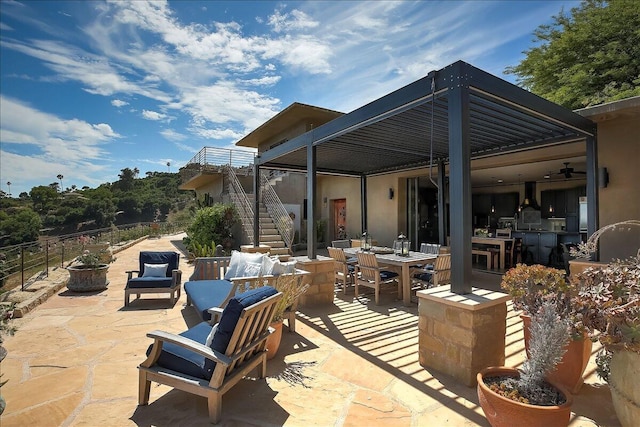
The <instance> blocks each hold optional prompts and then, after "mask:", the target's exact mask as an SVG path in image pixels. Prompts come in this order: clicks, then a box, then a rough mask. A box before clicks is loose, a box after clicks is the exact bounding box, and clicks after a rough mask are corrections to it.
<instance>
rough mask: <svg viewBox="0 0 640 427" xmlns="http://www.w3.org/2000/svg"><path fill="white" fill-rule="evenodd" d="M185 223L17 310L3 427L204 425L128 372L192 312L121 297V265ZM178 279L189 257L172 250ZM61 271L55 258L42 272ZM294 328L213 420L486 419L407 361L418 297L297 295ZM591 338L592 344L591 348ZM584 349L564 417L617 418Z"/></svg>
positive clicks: (512, 336)
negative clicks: (100, 277)
mask: <svg viewBox="0 0 640 427" xmlns="http://www.w3.org/2000/svg"><path fill="white" fill-rule="evenodd" d="M182 237H183V235H174V236H164V237H161V238H159V239H148V240H144V241H142V242H140V243H138V244H136V245H134V246H132V247H130V248H128V249H125V250H123V251H121V252H119V253H117V254H116V257H117V260H116V261H115V262H114V263H113V264H111V266H110V269H109V273H108V277H109V280H110V284H109V287H108V289H107V290H105V291H102V292H97V293H89V294H76V293H72V292H69V291H68V290H67V289H66V288H62V289H60V290H59V291H57V292H56V293H54V295H52V296H51V297H49V298H48V299H47V300H46V301H45V302H43V303H42V304H40V305H39V306H37V307H36V308H35V309H33V310H32V311H30V312H29V313H27V314H26V315H25V317H24V318H22V319H17V320H16V321H15V322H16V325H17V326H18V327H19V330H18V332H17V333H16V334H15V336H13V337H7V338H6V339H5V342H4V346H5V347H6V349H7V350H8V356H7V358H6V359H5V360H4V361H3V362H2V364H1V371H2V374H3V377H2V379H3V380H9V381H8V383H7V384H6V385H5V386H4V387H2V389H1V391H2V394H3V396H4V397H5V399H6V401H7V409H6V410H5V412H4V414H3V415H2V416H1V418H0V425H1V426H2V427H10V426H136V425H137V426H200V425H202V426H204V425H209V422H208V417H207V405H206V401H205V399H204V398H201V397H197V396H193V395H189V394H186V393H184V392H182V391H178V390H173V389H171V388H168V387H166V386H159V385H157V384H152V388H151V400H150V404H149V405H148V406H142V407H139V406H138V405H137V393H138V371H137V369H136V367H137V366H138V364H139V363H140V362H142V361H143V360H144V358H145V351H146V349H147V347H148V345H149V344H150V343H151V340H150V339H149V338H147V337H146V333H147V332H149V331H151V330H154V329H161V330H166V331H170V332H175V333H179V332H182V331H184V330H185V329H186V328H187V327H188V326H192V325H194V324H195V323H196V322H197V316H196V314H195V312H194V311H193V308H192V307H188V306H186V305H185V302H186V297H185V295H184V293H183V294H182V296H181V298H180V300H179V301H178V302H177V303H176V304H175V305H174V306H173V307H168V300H162V299H160V298H159V297H160V295H158V296H157V297H158V298H157V299H156V298H154V295H151V296H149V295H146V296H145V295H143V300H137V301H135V302H132V304H131V306H130V307H127V308H125V307H124V305H123V302H124V285H125V282H126V273H125V271H127V270H135V269H137V263H138V253H139V252H140V251H141V250H181V248H182V246H181V239H182ZM181 269H182V271H183V283H184V282H185V281H186V280H188V277H189V275H190V274H191V272H192V266H191V265H190V264H188V263H187V262H186V257H184V256H183V257H182V260H181ZM51 274H52V275H56V274H58V275H59V274H66V272H65V271H64V270H62V269H57V270H56V271H54V272H52V273H51ZM296 326H297V331H296V333H289V332H286V329H285V332H284V333H283V342H282V345H281V347H280V350H279V352H278V354H277V355H276V357H275V358H274V359H273V360H271V361H269V363H268V370H267V374H268V376H267V378H266V379H263V380H257V379H251V378H248V379H245V380H243V381H241V382H240V383H239V384H238V385H237V386H235V387H234V388H232V389H231V391H229V392H228V393H227V394H225V396H224V398H223V403H222V420H221V422H220V425H222V426H475V425H479V426H488V425H489V424H488V422H487V421H486V419H485V418H484V415H483V412H482V409H481V408H480V406H479V405H478V398H477V395H476V390H475V388H469V387H466V386H464V385H462V384H459V383H457V382H456V381H455V380H453V379H452V378H449V377H447V376H445V375H442V374H440V373H438V372H430V371H428V370H426V369H424V368H423V367H422V366H420V364H419V363H418V317H417V306H416V305H414V306H411V307H404V306H403V305H402V303H401V302H400V301H397V300H396V299H395V295H394V294H393V293H387V294H384V295H383V297H382V301H381V305H380V306H375V305H374V304H373V302H372V300H371V299H370V298H369V297H368V296H361V297H360V298H359V299H355V298H354V296H353V291H351V292H350V293H347V294H346V295H343V294H342V292H337V293H336V296H335V299H334V303H333V304H331V305H326V306H318V307H303V308H301V309H300V311H299V314H298V322H297V325H296ZM597 348H598V346H597V345H596V346H594V354H595V352H596V351H597ZM505 352H506V357H507V361H506V365H507V366H517V365H519V364H521V362H522V360H523V357H524V344H523V337H522V323H521V321H520V319H519V317H518V315H517V314H516V313H514V312H513V311H512V310H511V309H510V310H509V313H508V319H507V337H506V350H505ZM594 359H595V357H592V358H591V362H590V363H589V366H588V367H587V375H586V379H585V384H584V386H583V387H582V388H581V390H580V392H579V394H577V395H576V396H575V397H574V399H575V401H574V405H573V407H572V409H573V415H572V420H571V424H570V425H571V426H594V425H598V426H618V425H619V422H618V420H617V418H616V415H615V412H614V409H613V405H612V403H611V396H610V392H609V387H608V386H607V385H606V383H603V381H602V380H599V379H598V378H597V377H596V374H595V363H594Z"/></svg>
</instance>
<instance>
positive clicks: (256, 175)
mask: <svg viewBox="0 0 640 427" xmlns="http://www.w3.org/2000/svg"><path fill="white" fill-rule="evenodd" d="M253 194H254V197H255V198H254V200H253V247H254V248H257V247H258V246H260V166H258V163H256V162H254V164H253Z"/></svg>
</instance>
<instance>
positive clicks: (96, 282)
mask: <svg viewBox="0 0 640 427" xmlns="http://www.w3.org/2000/svg"><path fill="white" fill-rule="evenodd" d="M67 270H69V282H67V288H68V289H69V290H70V291H73V292H93V291H102V290H104V289H107V285H109V281H108V280H107V270H109V266H108V265H106V264H101V265H99V266H90V265H77V266H74V267H67Z"/></svg>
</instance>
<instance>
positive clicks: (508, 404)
mask: <svg viewBox="0 0 640 427" xmlns="http://www.w3.org/2000/svg"><path fill="white" fill-rule="evenodd" d="M495 376H514V377H517V376H518V370H517V369H515V368H506V367H492V368H485V369H483V370H482V371H480V372H479V373H478V377H477V379H478V387H477V390H478V400H479V401H480V406H481V407H482V411H483V412H484V415H485V417H486V418H487V420H488V421H489V423H490V424H491V425H492V426H493V427H513V426H518V427H539V426H545V427H556V426H567V425H569V419H570V418H571V405H572V404H573V397H572V396H571V394H570V393H569V392H568V391H567V390H566V389H565V388H564V387H562V386H561V385H559V384H554V383H553V382H551V381H549V383H550V384H551V385H552V386H554V387H556V388H557V389H558V390H560V392H561V393H562V394H564V396H565V398H566V399H567V401H566V402H565V403H564V404H562V405H560V406H537V405H529V404H526V403H520V402H516V401H515V400H511V399H508V398H506V397H503V396H500V395H499V394H497V393H495V392H493V391H491V389H489V387H487V386H486V385H485V383H484V378H490V377H495Z"/></svg>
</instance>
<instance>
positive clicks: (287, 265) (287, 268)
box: [272, 260, 297, 276]
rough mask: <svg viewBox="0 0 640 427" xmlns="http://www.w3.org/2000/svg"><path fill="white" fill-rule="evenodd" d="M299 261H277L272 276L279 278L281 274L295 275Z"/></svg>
mask: <svg viewBox="0 0 640 427" xmlns="http://www.w3.org/2000/svg"><path fill="white" fill-rule="evenodd" d="M296 264H297V261H288V262H281V261H280V260H278V261H276V262H275V263H274V265H273V270H272V274H273V275H274V276H278V275H280V274H288V273H295V271H296Z"/></svg>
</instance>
